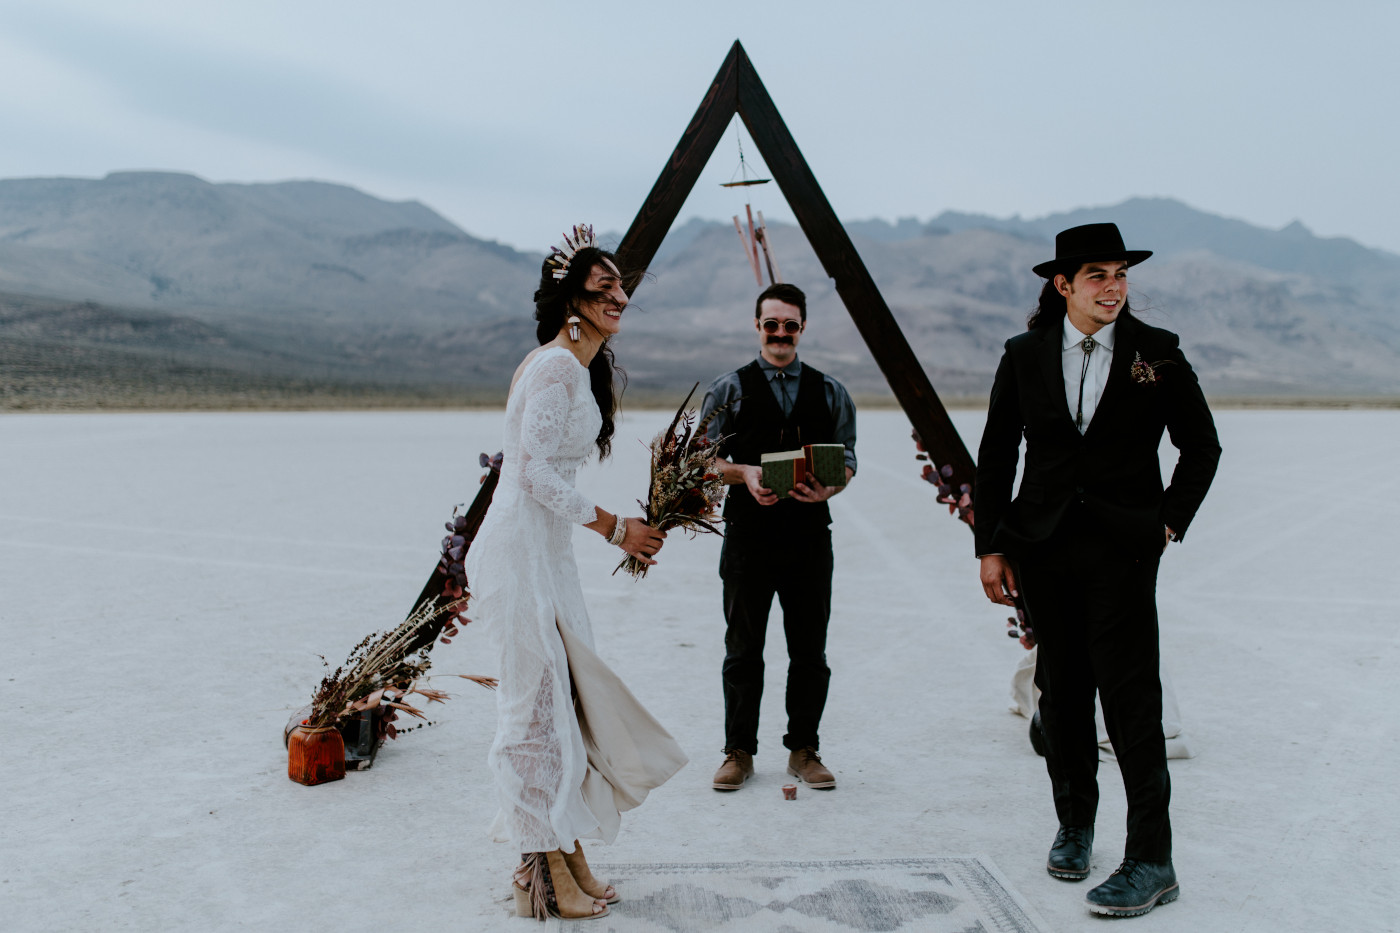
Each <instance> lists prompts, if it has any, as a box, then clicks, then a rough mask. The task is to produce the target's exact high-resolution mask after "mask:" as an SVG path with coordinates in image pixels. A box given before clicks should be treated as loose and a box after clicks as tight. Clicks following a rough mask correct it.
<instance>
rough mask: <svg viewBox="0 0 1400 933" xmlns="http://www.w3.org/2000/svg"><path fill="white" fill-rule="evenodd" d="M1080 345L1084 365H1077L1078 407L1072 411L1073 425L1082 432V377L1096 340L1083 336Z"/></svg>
mask: <svg viewBox="0 0 1400 933" xmlns="http://www.w3.org/2000/svg"><path fill="white" fill-rule="evenodd" d="M1080 346H1081V347H1082V348H1083V349H1084V365H1083V366H1081V367H1079V409H1078V410H1077V411H1076V412H1075V413H1074V426H1075V427H1076V428H1079V430H1080V432H1081V433H1083V431H1084V377H1085V376H1087V375H1088V374H1089V355H1090V354H1091V353H1093V352H1094V347H1097V346H1098V342H1097V341H1095V340H1094V338H1093V337H1085V338H1084V341H1083V342H1082V343H1080Z"/></svg>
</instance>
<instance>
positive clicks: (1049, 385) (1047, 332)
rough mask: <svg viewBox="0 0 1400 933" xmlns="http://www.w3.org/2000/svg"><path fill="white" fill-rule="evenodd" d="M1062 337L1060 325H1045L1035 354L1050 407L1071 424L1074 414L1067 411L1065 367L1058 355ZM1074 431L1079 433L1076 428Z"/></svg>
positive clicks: (1062, 331)
mask: <svg viewBox="0 0 1400 933" xmlns="http://www.w3.org/2000/svg"><path fill="white" fill-rule="evenodd" d="M1063 337H1064V330H1063V327H1062V326H1061V327H1046V328H1045V329H1044V330H1043V331H1042V332H1041V335H1040V345H1039V346H1038V347H1036V354H1037V355H1038V356H1039V357H1040V370H1041V373H1042V375H1044V376H1045V391H1046V392H1048V393H1049V395H1050V407H1051V408H1053V409H1055V411H1057V412H1059V413H1060V415H1061V416H1063V417H1064V419H1065V420H1066V421H1068V422H1069V423H1070V425H1071V426H1073V425H1074V416H1073V415H1071V414H1070V412H1069V399H1068V397H1067V396H1066V395H1065V369H1064V363H1063V362H1062V361H1061V356H1060V341H1061V340H1062V339H1063ZM1075 433H1076V434H1078V433H1079V430H1078V429H1077V428H1076V429H1075Z"/></svg>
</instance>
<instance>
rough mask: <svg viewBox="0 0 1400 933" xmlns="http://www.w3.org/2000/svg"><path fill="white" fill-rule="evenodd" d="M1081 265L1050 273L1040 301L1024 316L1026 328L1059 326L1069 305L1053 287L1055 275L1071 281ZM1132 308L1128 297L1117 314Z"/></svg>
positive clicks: (1127, 312)
mask: <svg viewBox="0 0 1400 933" xmlns="http://www.w3.org/2000/svg"><path fill="white" fill-rule="evenodd" d="M1080 268H1082V267H1081V266H1076V267H1074V268H1073V269H1066V268H1060V269H1056V270H1055V271H1054V272H1052V273H1050V278H1049V279H1048V280H1047V281H1046V283H1045V285H1044V286H1043V287H1042V288H1041V289H1040V301H1039V302H1038V303H1037V304H1036V306H1035V308H1034V310H1032V311H1031V313H1030V316H1029V317H1027V318H1026V330H1036V329H1038V328H1041V327H1051V326H1054V327H1059V326H1060V322H1061V321H1063V320H1064V319H1065V315H1066V314H1067V313H1068V312H1069V305H1068V304H1067V303H1066V302H1065V296H1064V295H1061V294H1060V290H1059V289H1058V288H1056V287H1055V276H1057V275H1063V276H1064V277H1065V278H1066V279H1069V280H1071V281H1073V280H1074V277H1075V276H1076V275H1078V274H1079V270H1080ZM1132 310H1133V309H1132V308H1131V307H1130V306H1129V304H1128V299H1127V298H1124V299H1123V310H1122V311H1121V312H1119V316H1120V317H1121V316H1123V315H1125V314H1126V315H1129V316H1131V315H1132Z"/></svg>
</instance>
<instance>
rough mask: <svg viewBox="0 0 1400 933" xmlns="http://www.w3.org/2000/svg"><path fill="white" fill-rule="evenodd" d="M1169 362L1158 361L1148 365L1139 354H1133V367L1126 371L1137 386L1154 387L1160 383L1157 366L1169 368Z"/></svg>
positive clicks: (1160, 377) (1160, 375) (1160, 376)
mask: <svg viewBox="0 0 1400 933" xmlns="http://www.w3.org/2000/svg"><path fill="white" fill-rule="evenodd" d="M1171 364H1172V361H1171V360H1158V361H1157V362H1155V363H1149V362H1147V361H1146V360H1144V359H1143V358H1142V354H1141V353H1134V354H1133V365H1132V366H1131V367H1130V368H1129V369H1128V375H1130V376H1132V377H1133V381H1134V382H1136V383H1138V384H1139V385H1145V386H1150V385H1156V384H1157V383H1159V382H1161V381H1162V374H1161V373H1159V372H1157V367H1158V366H1170V365H1171Z"/></svg>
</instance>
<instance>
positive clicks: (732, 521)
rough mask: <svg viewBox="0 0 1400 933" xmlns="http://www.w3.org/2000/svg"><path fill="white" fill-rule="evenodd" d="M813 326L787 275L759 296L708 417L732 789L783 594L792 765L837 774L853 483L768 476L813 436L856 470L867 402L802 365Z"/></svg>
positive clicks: (710, 393) (809, 773) (725, 778)
mask: <svg viewBox="0 0 1400 933" xmlns="http://www.w3.org/2000/svg"><path fill="white" fill-rule="evenodd" d="M806 328H807V298H806V296H805V295H804V294H803V293H802V290H801V289H799V288H798V287H797V286H795V285H789V284H786V283H779V284H776V285H773V286H771V287H769V288H768V289H766V290H765V291H764V292H763V293H762V294H760V295H759V296H758V300H757V301H756V302H755V303H754V331H755V332H756V334H757V336H758V349H759V355H758V359H756V360H754V361H752V362H751V363H749V364H748V365H746V366H743V367H741V368H739V369H737V370H734V371H733V372H729V373H725V374H724V375H723V376H720V377H719V378H718V379H716V380H715V381H714V382H713V383H711V384H710V387H709V389H708V390H707V391H706V393H705V401H704V403H703V405H702V406H701V413H700V417H701V419H702V420H703V419H704V418H706V417H708V416H710V415H711V413H714V419H713V420H712V421H711V422H710V425H709V428H708V431H707V433H708V435H709V436H710V437H724V438H725V440H724V441H723V442H722V443H721V444H720V448H719V450H720V455H721V459H720V460H719V467H720V473H721V476H722V477H723V479H724V482H725V483H726V484H729V495H728V500H727V501H726V503H725V506H724V519H725V539H724V547H723V550H722V551H721V552H720V560H719V575H720V579H721V580H722V581H723V598H724V618H725V623H726V629H725V636H724V648H725V655H724V666H723V668H722V680H723V684H724V756H725V757H724V762H723V763H722V764H721V765H720V767H719V770H718V771H716V772H715V776H714V780H713V787H714V788H715V790H722V791H733V790H738V789H739V788H740V787H742V786H743V784H744V781H745V780H746V779H747V778H748V777H749V776H750V775H752V774H753V772H754V764H753V756H754V755H755V754H756V753H757V752H758V711H759V702H760V700H761V699H762V697H763V645H764V641H765V637H766V634H767V629H768V613H769V610H770V608H771V607H772V604H773V597H774V595H776V596H777V597H778V602H779V604H780V605H781V606H782V610H783V634H784V636H785V637H786V639H787V649H788V676H787V717H788V721H787V734H786V735H784V736H783V745H784V746H786V747H787V749H788V751H789V754H788V767H787V770H788V773H789V774H791V775H793V776H794V777H797V778H799V779H801V780H802V781H803V783H805V784H807V785H808V786H809V787H814V788H820V789H831V788H834V787H835V786H836V777H835V775H833V774H832V773H831V770H830V769H829V768H827V766H826V765H824V764H823V763H822V760H821V757H820V756H819V755H818V752H817V750H818V748H819V747H820V738H819V736H818V728H819V726H820V724H821V718H822V712H823V710H824V709H825V707H826V696H827V687H828V684H829V683H830V680H831V669H830V668H829V667H828V666H827V663H826V630H827V623H828V622H829V620H830V618H831V571H832V550H831V529H830V524H831V512H830V510H829V509H828V507H827V504H826V500H827V499H829V498H831V497H832V496H834V495H836V494H838V493H839V492H841V491H842V490H843V489H845V488H846V487H845V485H844V484H843V485H839V486H823V485H822V484H821V483H819V482H818V481H817V479H816V477H815V476H813V475H812V474H811V473H808V474H807V479H806V482H805V483H798V484H797V485H796V486H795V487H794V488H793V491H792V494H791V496H790V497H787V496H785V497H783V498H781V499H780V498H779V497H778V496H776V495H775V494H774V493H773V490H771V489H768V488H767V487H765V486H764V485H763V471H762V468H761V467H760V465H759V464H760V458H761V457H762V455H763V454H765V453H772V452H776V451H784V450H793V449H796V448H799V447H802V446H803V445H805V444H841V445H843V446H844V447H845V448H846V450H845V461H846V482H847V483H849V482H850V481H851V478H852V477H853V476H855V473H856V453H855V447H856V410H855V405H854V404H853V403H852V402H851V396H850V393H848V392H847V391H846V389H845V387H844V386H842V385H841V383H839V382H837V381H836V380H835V379H833V378H831V377H830V376H828V375H826V374H825V373H822V372H819V371H818V370H817V369H816V368H815V367H813V366H811V365H808V364H804V363H802V362H801V361H800V360H799V359H798V357H797V345H798V343H799V342H800V341H801V339H802V335H803V334H804V333H805V332H806Z"/></svg>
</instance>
